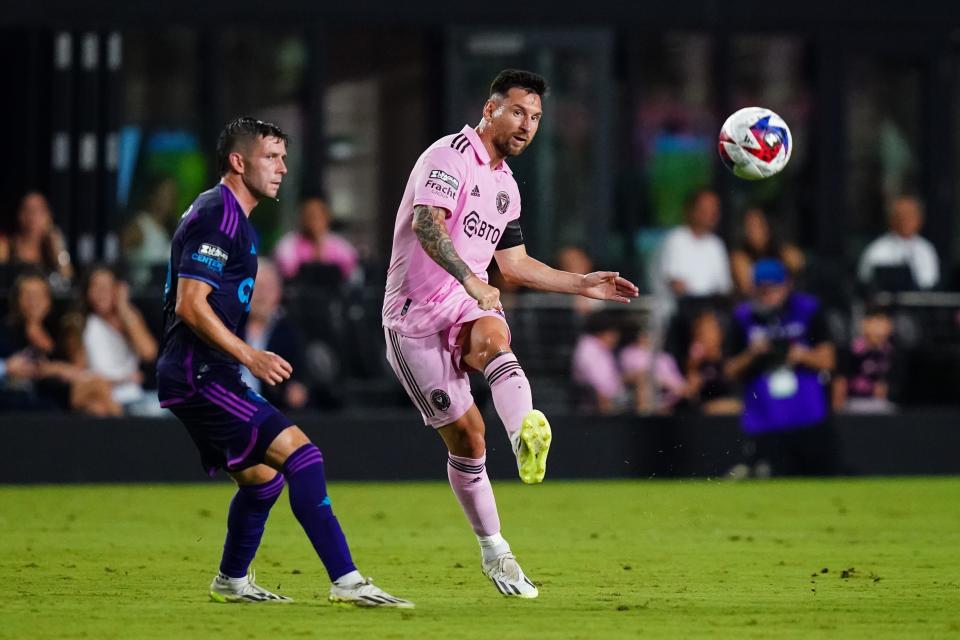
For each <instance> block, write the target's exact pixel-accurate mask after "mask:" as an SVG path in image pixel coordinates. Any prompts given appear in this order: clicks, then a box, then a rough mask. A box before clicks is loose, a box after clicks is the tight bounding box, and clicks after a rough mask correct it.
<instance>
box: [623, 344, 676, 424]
mask: <svg viewBox="0 0 960 640" xmlns="http://www.w3.org/2000/svg"><path fill="white" fill-rule="evenodd" d="M620 370H621V371H622V372H623V379H624V381H625V382H627V383H628V384H629V385H630V386H631V388H632V390H633V409H634V411H636V412H637V413H657V414H669V413H671V412H672V411H673V409H674V408H675V407H676V405H677V404H678V403H680V402H681V401H682V400H684V399H686V398H687V397H689V395H690V387H689V385H688V384H687V381H686V379H685V378H684V377H683V374H682V373H680V368H679V367H678V366H677V361H676V360H674V359H673V356H671V355H670V354H669V353H665V352H662V351H661V352H659V353H654V350H653V347H652V341H651V339H650V335H649V334H648V333H647V332H645V331H640V332H639V333H638V334H637V337H636V339H635V340H634V341H633V342H631V343H630V344H629V345H627V346H626V347H624V348H623V350H622V351H621V352H620Z"/></svg>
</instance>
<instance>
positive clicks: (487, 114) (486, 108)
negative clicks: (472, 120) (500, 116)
mask: <svg viewBox="0 0 960 640" xmlns="http://www.w3.org/2000/svg"><path fill="white" fill-rule="evenodd" d="M498 106H499V103H498V102H497V101H496V100H493V99H492V98H491V99H489V100H487V101H486V103H485V104H484V105H483V119H484V120H486V121H487V122H489V121H491V120H493V112H494V111H496V110H497V107H498Z"/></svg>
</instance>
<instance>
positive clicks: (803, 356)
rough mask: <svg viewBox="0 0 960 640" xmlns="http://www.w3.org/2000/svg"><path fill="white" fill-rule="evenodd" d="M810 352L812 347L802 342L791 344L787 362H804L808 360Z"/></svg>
mask: <svg viewBox="0 0 960 640" xmlns="http://www.w3.org/2000/svg"><path fill="white" fill-rule="evenodd" d="M809 353H810V349H809V348H807V347H805V346H804V345H802V344H793V345H791V346H790V350H789V351H787V363H788V364H804V363H805V362H806V360H807V355H808V354H809Z"/></svg>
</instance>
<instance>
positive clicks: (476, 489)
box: [447, 453, 500, 536]
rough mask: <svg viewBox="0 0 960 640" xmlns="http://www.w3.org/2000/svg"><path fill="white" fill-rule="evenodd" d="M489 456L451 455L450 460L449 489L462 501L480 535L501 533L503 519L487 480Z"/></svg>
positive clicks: (448, 463) (448, 471)
mask: <svg viewBox="0 0 960 640" xmlns="http://www.w3.org/2000/svg"><path fill="white" fill-rule="evenodd" d="M486 460H487V456H486V455H484V456H483V457H482V458H461V457H460V456H455V455H453V454H452V453H451V454H449V456H448V458H447V477H448V478H449V479H450V487H451V488H452V489H453V493H454V494H455V495H456V496H457V500H459V501H460V506H461V507H463V512H464V513H465V514H466V516H467V520H469V521H470V524H471V526H473V532H474V533H476V534H477V535H478V536H492V535H494V534H496V533H500V516H499V515H497V501H496V500H494V499H493V487H491V486H490V478H488V477H487V465H486Z"/></svg>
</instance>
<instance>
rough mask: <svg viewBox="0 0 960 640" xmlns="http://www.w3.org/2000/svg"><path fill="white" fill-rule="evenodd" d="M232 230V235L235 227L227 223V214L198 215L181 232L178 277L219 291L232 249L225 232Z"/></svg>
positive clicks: (213, 211) (229, 238)
mask: <svg viewBox="0 0 960 640" xmlns="http://www.w3.org/2000/svg"><path fill="white" fill-rule="evenodd" d="M231 229H233V230H234V232H235V225H232V224H230V215H224V214H223V213H222V210H211V211H206V212H201V213H198V214H197V218H196V219H195V220H193V221H192V222H190V223H189V226H188V227H187V228H186V229H184V236H183V249H182V251H181V252H180V264H179V265H178V269H177V275H178V276H179V277H181V278H192V279H194V280H200V281H202V282H206V283H207V284H209V285H210V286H211V287H213V288H214V289H219V288H220V283H221V281H222V280H223V269H224V267H226V266H227V260H229V259H230V254H231V253H232V252H233V249H234V239H233V238H232V237H231V236H230V235H229V233H228V232H229V231H230V230H231Z"/></svg>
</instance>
